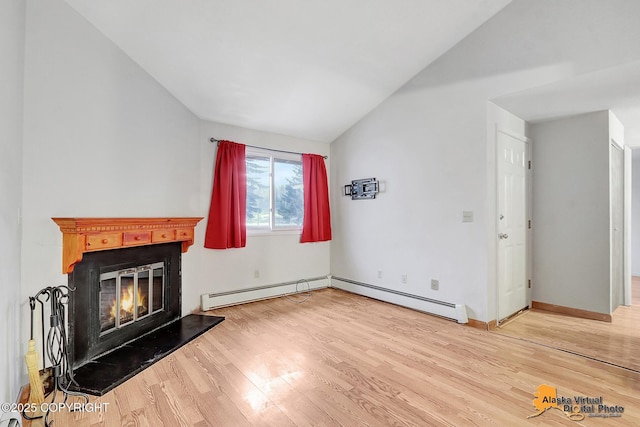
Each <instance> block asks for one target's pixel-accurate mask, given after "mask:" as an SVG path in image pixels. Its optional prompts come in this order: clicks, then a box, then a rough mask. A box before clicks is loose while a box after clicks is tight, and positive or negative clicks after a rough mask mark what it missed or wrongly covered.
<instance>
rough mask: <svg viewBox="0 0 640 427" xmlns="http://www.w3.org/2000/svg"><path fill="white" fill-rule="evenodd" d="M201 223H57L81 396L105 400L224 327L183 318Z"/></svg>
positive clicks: (215, 320) (202, 318)
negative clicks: (186, 277) (185, 267)
mask: <svg viewBox="0 0 640 427" xmlns="http://www.w3.org/2000/svg"><path fill="white" fill-rule="evenodd" d="M201 219H202V218H53V220H54V221H55V222H56V224H58V225H59V226H60V230H61V231H62V272H63V273H64V274H68V281H69V286H70V287H71V288H74V289H75V291H73V292H70V294H69V299H68V307H69V311H68V319H69V321H68V325H69V326H68V346H67V352H68V356H69V363H70V366H71V368H72V369H73V374H74V381H75V382H74V384H72V385H71V386H70V389H71V390H73V391H77V392H83V393H89V394H93V395H96V396H102V395H104V393H107V392H108V391H110V390H112V389H113V388H114V387H117V386H118V385H119V384H122V383H123V382H124V381H126V380H127V379H129V378H131V377H133V376H134V375H136V374H137V373H138V372H140V371H142V370H144V369H145V368H147V367H148V366H150V365H152V364H153V363H155V362H157V361H158V360H160V359H162V358H163V357H165V356H166V355H167V354H170V353H171V352H172V351H174V350H176V349H178V348H180V347H181V346H183V345H185V344H187V343H188V342H190V341H191V340H193V339H195V338H196V337H198V336H200V335H201V334H203V333H205V332H206V331H208V330H209V329H211V328H213V327H214V326H216V325H217V324H219V323H220V322H222V321H223V320H224V317H220V316H207V315H198V314H190V315H187V316H185V317H181V313H180V311H181V299H182V298H181V289H182V274H181V271H182V267H181V262H182V258H181V257H182V253H184V252H186V251H187V249H188V248H189V246H191V245H192V244H193V239H194V227H195V225H196V224H197V223H198V221H200V220H201Z"/></svg>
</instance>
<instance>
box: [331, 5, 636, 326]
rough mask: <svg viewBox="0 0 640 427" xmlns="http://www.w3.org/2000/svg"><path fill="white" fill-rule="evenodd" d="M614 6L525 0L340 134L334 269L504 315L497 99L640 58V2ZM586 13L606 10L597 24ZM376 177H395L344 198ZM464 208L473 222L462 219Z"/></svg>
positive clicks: (472, 310) (334, 172)
mask: <svg viewBox="0 0 640 427" xmlns="http://www.w3.org/2000/svg"><path fill="white" fill-rule="evenodd" d="M614 3H615V4H611V3H609V2H606V3H605V2H600V1H595V0H590V1H577V0H571V1H563V2H558V1H553V0H542V1H536V2H531V1H520V0H515V1H513V2H512V3H511V4H510V5H508V6H507V7H506V8H504V9H503V10H502V11H500V12H499V13H498V14H496V15H495V16H494V17H493V18H492V19H490V20H489V21H488V22H487V23H485V24H484V25H482V26H481V27H480V28H478V29H477V30H476V31H474V32H473V33H472V34H470V35H469V36H468V37H467V38H466V39H464V40H463V41H462V42H460V43H459V44H458V45H456V46H455V47H454V48H453V49H451V50H450V51H448V52H447V53H445V54H444V55H443V56H442V57H440V58H439V59H438V60H437V61H436V62H434V63H433V64H432V65H431V66H429V67H427V68H426V69H425V70H423V71H422V72H420V73H419V74H418V75H417V76H416V77H415V78H414V79H412V80H411V81H410V82H408V83H407V84H406V85H404V86H403V87H402V88H401V89H400V90H398V91H397V92H396V93H395V94H393V95H392V96H391V97H390V98H389V99H387V100H386V101H385V102H384V103H382V104H381V105H380V106H379V107H378V108H376V109H375V110H373V111H372V112H371V113H370V114H368V115H367V116H366V117H365V118H364V119H362V120H361V121H360V122H359V123H357V124H356V125H355V126H353V127H352V128H351V129H350V130H349V131H347V132H345V134H343V135H342V136H341V137H340V138H339V139H338V140H336V141H334V142H333V143H332V144H331V158H332V162H331V177H332V185H333V190H334V194H333V198H332V202H333V209H334V211H333V214H334V224H335V228H336V230H335V231H336V238H334V241H333V243H332V246H331V269H332V273H333V274H334V275H336V276H339V277H345V278H348V279H352V280H357V281H361V282H366V283H371V284H374V285H377V286H381V287H385V288H388V289H395V290H400V291H403V292H407V293H413V294H417V295H421V296H426V297H430V298H435V299H439V300H444V301H448V302H453V303H463V304H466V305H467V306H468V308H469V313H468V315H469V317H470V318H473V319H478V320H482V321H488V320H491V319H493V318H495V315H494V310H493V309H492V308H491V307H492V304H493V300H494V299H495V295H494V293H493V292H491V293H490V289H494V283H493V281H494V278H495V274H494V273H492V270H493V269H494V268H495V267H494V265H493V259H494V258H493V257H494V254H493V253H491V251H492V248H491V247H492V245H491V244H490V243H489V239H493V238H495V233H492V227H495V212H494V210H495V197H494V196H495V194H494V192H495V186H494V185H495V181H494V180H493V181H492V179H491V178H492V173H493V172H492V170H490V169H492V168H493V165H491V164H489V165H488V164H487V159H489V158H491V152H490V147H489V145H488V144H489V143H490V142H489V141H488V140H487V128H486V127H487V100H490V99H493V98H496V97H498V96H501V95H505V94H508V93H514V92H517V91H520V90H524V89H527V88H531V87H534V86H541V85H544V84H548V83H552V82H555V81H559V80H562V79H566V78H570V77H573V76H575V75H578V74H582V73H586V72H589V71H593V70H597V69H601V68H606V67H608V66H612V65H616V64H620V63H624V62H626V61H629V60H632V59H633V58H638V57H640V48H638V49H635V51H628V50H623V49H622V48H619V47H618V46H621V44H620V43H619V41H620V39H628V38H633V37H637V36H638V34H639V29H638V26H637V23H636V22H635V18H634V16H637V14H638V12H639V11H640V10H639V8H640V4H638V2H634V1H615V2H614ZM587 9H595V10H601V13H597V14H595V15H594V16H597V18H594V19H593V21H590V20H589V18H587V17H586V16H583V15H582V13H581V11H583V10H587ZM613 10H615V13H612V12H611V11H613ZM541 20H544V21H545V22H548V23H550V24H551V28H557V31H556V32H554V31H548V29H545V30H543V28H549V27H548V26H546V25H545V26H540V25H539V23H540V22H541ZM534 144H535V142H534ZM372 176H373V177H376V178H378V179H380V180H383V181H386V192H384V193H382V194H380V196H379V198H378V199H376V200H367V201H351V200H349V199H348V198H344V197H340V196H339V194H340V193H339V189H340V187H341V186H342V185H344V184H346V183H349V182H350V181H351V180H352V179H357V178H367V177H372ZM465 210H469V211H473V212H474V222H473V223H462V211H465ZM378 270H382V271H383V277H382V278H381V279H379V278H378V277H377V271H378ZM402 274H406V275H407V276H408V283H407V284H402V283H401V275H402ZM432 278H435V279H439V280H440V290H439V291H432V290H431V289H430V287H429V281H430V279H432Z"/></svg>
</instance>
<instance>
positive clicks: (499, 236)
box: [498, 233, 509, 239]
mask: <svg viewBox="0 0 640 427" xmlns="http://www.w3.org/2000/svg"><path fill="white" fill-rule="evenodd" d="M498 238H499V239H508V238H509V235H508V234H507V233H500V234H498Z"/></svg>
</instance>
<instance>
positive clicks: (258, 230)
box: [245, 147, 302, 236]
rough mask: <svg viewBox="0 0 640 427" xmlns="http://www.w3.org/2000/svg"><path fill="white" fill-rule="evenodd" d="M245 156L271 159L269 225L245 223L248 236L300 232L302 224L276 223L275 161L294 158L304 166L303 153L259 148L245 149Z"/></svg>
mask: <svg viewBox="0 0 640 427" xmlns="http://www.w3.org/2000/svg"><path fill="white" fill-rule="evenodd" d="M245 157H264V158H268V159H269V226H268V227H255V226H249V225H248V224H246V223H245V226H246V229H247V235H248V236H269V235H274V234H300V233H301V232H302V225H300V226H294V227H283V226H276V225H275V185H274V184H275V181H274V180H275V177H274V173H273V169H274V161H275V160H276V159H278V160H294V161H298V162H300V165H301V166H302V155H300V154H293V153H280V152H273V151H270V150H261V149H258V148H249V147H247V148H246V149H245Z"/></svg>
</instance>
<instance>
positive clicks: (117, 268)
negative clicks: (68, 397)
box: [69, 243, 182, 368]
mask: <svg viewBox="0 0 640 427" xmlns="http://www.w3.org/2000/svg"><path fill="white" fill-rule="evenodd" d="M180 255H181V246H180V243H165V244H159V245H153V246H141V247H136V248H125V249H117V250H110V251H100V252H94V253H88V254H85V256H84V258H83V260H82V261H81V262H80V263H78V264H76V266H75V268H74V270H73V272H72V273H71V274H69V287H71V288H75V291H74V292H73V293H72V296H71V298H70V301H69V341H70V342H69V351H70V352H69V354H70V356H71V361H72V364H73V367H74V368H77V367H80V366H82V365H83V364H85V363H87V362H89V361H91V360H92V359H94V358H96V357H99V356H100V355H102V354H104V353H107V352H108V351H110V350H112V349H115V348H118V347H120V346H122V345H123V344H126V343H128V342H130V341H131V340H133V339H135V338H137V337H139V336H141V335H144V334H146V333H148V332H150V331H152V330H154V329H157V328H159V327H161V326H163V325H166V324H168V323H170V322H172V321H174V320H176V319H179V318H180V317H181V305H182V299H181V275H180V262H181V257H180Z"/></svg>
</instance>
